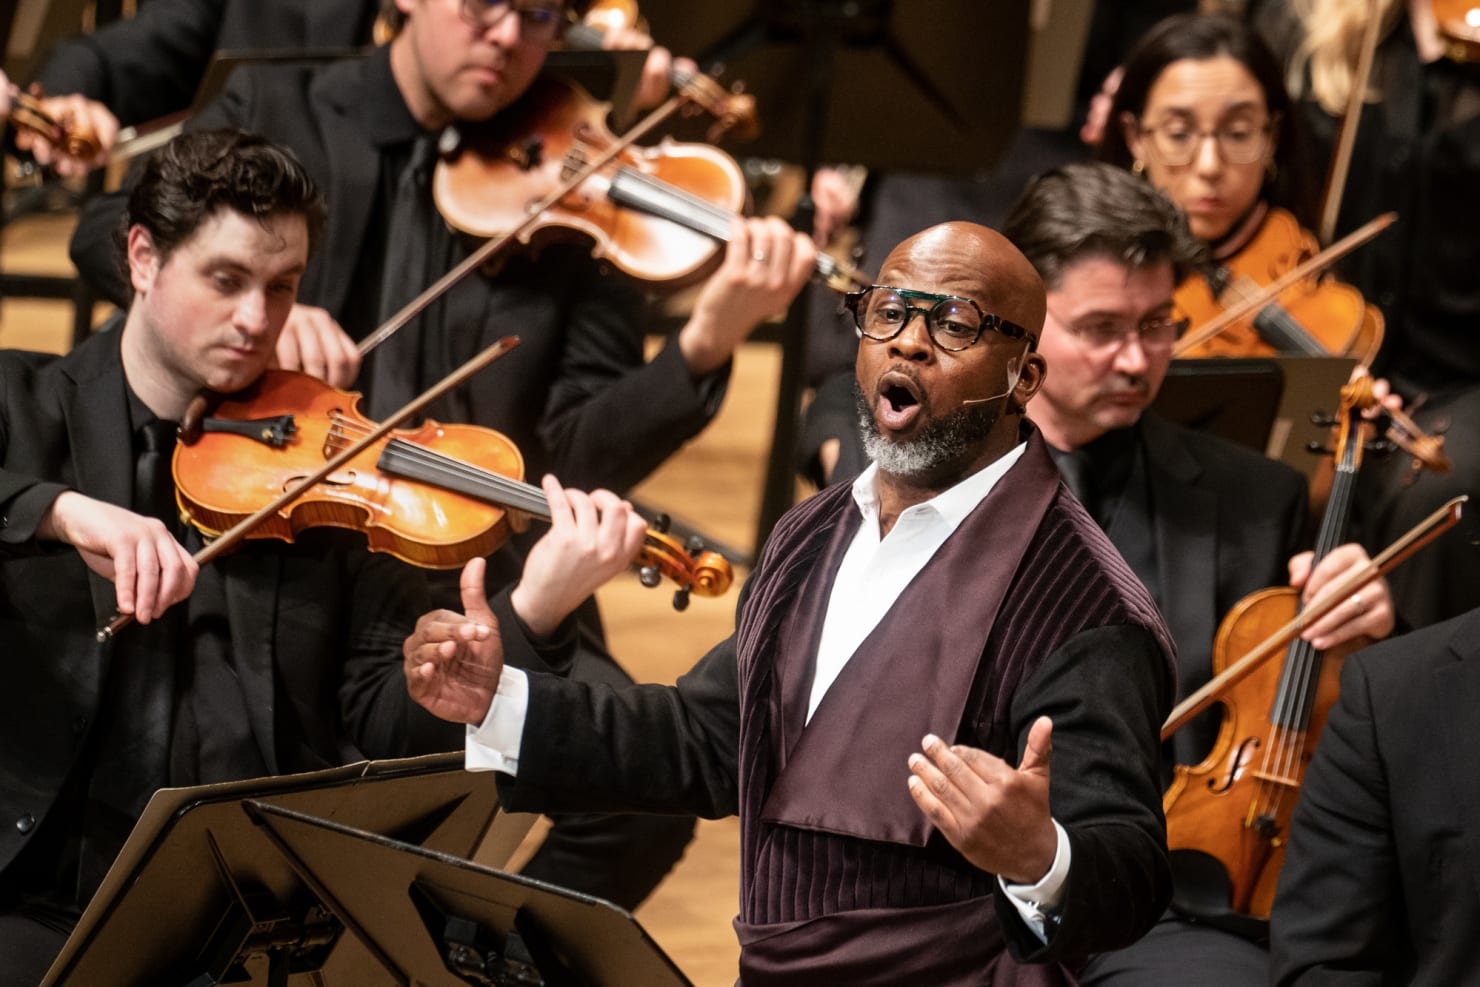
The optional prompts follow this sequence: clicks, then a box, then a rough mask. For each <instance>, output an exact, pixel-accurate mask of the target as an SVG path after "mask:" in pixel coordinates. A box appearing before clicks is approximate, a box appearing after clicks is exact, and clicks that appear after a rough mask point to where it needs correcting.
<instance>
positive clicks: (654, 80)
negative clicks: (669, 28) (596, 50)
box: [601, 27, 699, 112]
mask: <svg viewBox="0 0 1480 987" xmlns="http://www.w3.org/2000/svg"><path fill="white" fill-rule="evenodd" d="M601 47H603V48H606V49H608V50H610V51H644V50H645V51H647V53H648V54H647V61H645V62H643V65H642V78H640V79H639V80H638V82H637V91H636V92H634V93H633V94H632V108H633V109H635V110H637V111H639V112H641V111H643V110H650V109H652V108H653V107H655V106H657V105H658V104H659V103H661V102H663V100H665V99H667V98H668V91H669V88H670V85H671V82H672V79H673V74H674V73H675V72H677V73H679V74H681V75H693V74H695V73H697V72H698V71H699V66H698V65H697V64H695V62H694V61H693V59H689V58H674V57H673V53H672V52H670V51H669V50H668V49H667V48H664V47H663V46H662V45H655V44H653V39H652V38H651V37H649V36H648V35H647V33H646V32H644V31H640V30H638V29H637V28H632V27H609V28H607V29H606V31H605V33H604V34H603V35H602V37H601Z"/></svg>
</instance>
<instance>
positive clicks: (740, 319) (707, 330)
mask: <svg viewBox="0 0 1480 987" xmlns="http://www.w3.org/2000/svg"><path fill="white" fill-rule="evenodd" d="M816 264H817V250H816V248H815V247H813V245H812V241H811V239H809V238H808V237H806V236H804V235H803V234H801V233H797V232H796V231H794V230H793V229H792V228H791V227H790V226H788V225H786V223H785V222H784V221H782V220H780V219H778V218H776V217H775V216H769V217H766V218H764V219H747V220H740V219H737V220H735V221H734V222H733V223H731V225H730V242H729V243H728V244H727V245H726V246H725V259H724V261H723V262H722V263H721V264H720V266H719V270H718V271H716V272H715V273H714V274H713V275H712V276H711V277H710V279H709V280H708V281H707V282H705V284H704V288H703V290H702V291H700V293H699V298H698V300H697V301H695V303H694V309H693V314H692V315H691V316H690V317H689V321H688V323H687V324H686V325H685V326H684V327H683V329H681V330H680V331H679V334H678V345H679V349H680V350H681V351H682V352H683V355H684V361H685V362H686V363H687V364H688V367H689V370H690V371H692V372H693V373H695V374H704V373H708V372H709V371H711V370H714V369H715V368H717V367H719V366H720V365H721V364H723V363H724V362H725V361H726V360H728V359H729V358H730V357H731V356H732V355H733V354H734V352H735V348H736V347H737V346H739V345H740V344H741V343H743V342H745V340H746V339H747V338H748V337H749V336H750V334H751V332H753V331H754V330H755V327H756V326H758V325H760V324H761V322H763V321H764V320H766V319H768V318H770V317H771V316H774V315H777V314H779V313H781V312H784V311H785V310H786V307H787V306H788V305H790V304H791V302H792V300H793V299H794V298H796V296H797V293H798V292H800V291H801V290H802V286H803V285H804V284H806V283H807V279H808V278H809V277H811V275H812V271H813V270H814V269H815V267H816Z"/></svg>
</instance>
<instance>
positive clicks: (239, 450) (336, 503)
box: [173, 370, 733, 609]
mask: <svg viewBox="0 0 1480 987" xmlns="http://www.w3.org/2000/svg"><path fill="white" fill-rule="evenodd" d="M358 402H359V395H358V394H354V393H351V392H345V391H339V390H336V389H334V388H331V387H329V386H328V385H327V384H325V383H323V382H322V381H320V380H318V379H317V378H315V377H310V376H308V375H307V374H302V373H297V372H294V371H287V370H269V371H267V372H266V373H265V374H264V375H263V376H262V377H261V378H259V379H258V380H257V382H256V383H254V384H253V385H252V386H251V387H249V388H248V389H247V390H246V391H243V392H242V393H240V394H237V395H233V396H231V397H229V398H226V399H224V400H222V401H220V403H219V404H217V405H216V406H215V408H214V409H213V410H212V411H211V412H210V414H209V416H208V417H204V418H202V419H200V420H199V421H198V422H195V421H191V422H187V423H186V427H183V428H182V431H181V442H180V443H179V444H177V446H176V448H175V458H174V467H173V468H174V476H175V489H176V499H177V502H178V504H179V506H180V514H181V516H182V517H183V518H184V519H185V520H186V521H187V522H189V523H190V524H191V525H193V526H195V527H196V528H198V529H199V530H200V531H201V532H202V534H204V535H205V536H206V537H207V538H208V539H209V538H214V537H216V536H219V535H220V534H221V533H222V532H225V531H227V530H229V529H232V528H233V527H235V526H236V525H237V524H239V523H240V522H241V521H243V520H244V519H245V518H247V517H249V516H251V515H252V514H253V513H254V512H256V511H258V510H259V509H260V508H261V507H262V505H263V504H265V503H268V502H269V501H271V500H272V499H273V498H275V497H277V496H279V495H280V494H281V493H282V491H284V490H286V489H289V488H291V487H294V486H295V485H297V484H299V483H301V482H302V481H303V480H304V479H305V478H307V477H309V476H311V475H312V474H313V473H314V472H315V471H316V470H317V469H318V468H319V467H321V466H322V465H323V464H324V463H325V462H326V461H329V460H331V459H333V458H334V457H335V456H336V455H337V454H339V453H342V452H344V451H346V450H348V449H349V448H350V447H351V446H352V445H356V444H357V443H359V442H360V440H361V439H363V438H365V437H366V436H368V435H369V434H370V433H371V432H372V430H374V429H375V427H376V426H375V423H374V422H372V421H369V420H368V419H366V418H364V417H363V416H362V415H361V414H360V412H359V409H358ZM523 472H524V461H523V458H522V457H521V455H520V453H519V449H518V448H517V447H516V446H515V445H514V444H513V443H512V442H510V441H509V440H508V438H507V437H505V436H504V435H502V434H501V433H499V432H496V431H493V430H492V429H487V428H481V427H478V426H474V425H444V424H440V423H438V422H436V421H431V420H428V421H426V422H424V423H423V424H422V425H421V426H420V427H419V428H414V429H397V430H395V431H393V432H390V433H389V434H388V435H386V436H385V437H383V438H380V439H378V440H375V441H372V442H370V443H369V444H367V445H364V447H363V448H361V449H360V450H359V451H357V452H355V453H354V454H353V455H352V456H351V458H349V459H348V460H347V461H346V462H344V463H343V464H342V465H340V466H338V467H337V468H335V469H334V470H333V471H332V472H330V473H329V474H328V475H327V476H325V477H324V478H323V479H322V480H320V481H318V482H317V483H315V484H313V485H312V487H311V488H310V489H308V490H306V491H305V492H304V493H302V494H301V495H300V496H299V497H298V498H296V499H295V500H294V501H293V502H292V503H291V504H289V505H287V506H286V507H284V508H283V509H281V510H279V511H275V512H272V513H271V514H270V515H268V516H267V517H266V518H265V519H264V520H263V521H261V522H260V523H259V524H258V525H257V526H256V527H255V528H254V529H253V530H252V531H251V532H249V533H248V534H247V535H246V537H248V538H277V539H280V540H283V541H288V542H291V541H293V539H294V537H295V536H296V535H297V534H298V533H299V532H300V531H302V530H304V529H306V528H311V527H320V526H332V527H339V528H349V529H352V530H355V531H360V532H363V533H364V534H365V536H366V539H367V541H368V545H369V548H370V550H371V551H374V552H387V553H389V554H391V555H394V556H395V557H396V558H399V559H401V560H403V561H405V562H409V563H411V564H413V565H418V566H423V567H426V568H432V569H450V568H456V567H458V566H461V565H463V564H464V563H466V562H467V561H468V560H469V559H472V558H476V557H477V556H480V555H488V554H489V553H491V552H493V551H494V550H495V549H497V548H498V546H499V545H501V544H502V543H503V542H504V540H505V539H507V538H508V537H509V536H510V535H511V534H512V533H513V532H514V531H516V530H523V521H524V518H523V517H522V516H521V515H527V516H533V517H539V518H542V519H544V520H549V518H550V509H549V504H548V502H547V501H546V499H545V496H544V492H543V491H541V490H540V489H539V488H538V487H534V486H531V485H529V484H527V483H523V482H521V481H520V478H521V477H522V475H523ZM666 527H667V525H666V523H662V522H661V521H660V523H659V524H658V526H657V527H656V528H655V529H651V530H649V532H648V534H647V537H646V539H645V544H644V547H643V549H642V551H641V552H640V554H639V556H638V558H637V560H636V561H635V562H634V563H633V564H634V565H636V566H637V567H638V568H639V570H640V575H641V577H642V580H643V582H644V584H645V585H648V586H650V587H651V586H656V585H657V584H658V583H659V582H660V581H661V579H662V578H663V577H667V578H668V579H670V580H672V581H673V582H674V583H676V584H677V585H678V590H677V591H676V594H675V601H674V605H675V606H676V607H677V608H678V609H683V608H684V607H686V606H687V604H688V597H689V594H690V593H696V594H698V595H700V596H708V597H714V596H720V595H723V594H724V593H725V592H726V591H727V590H728V589H729V587H730V584H731V582H732V580H733V574H732V572H731V568H730V564H729V562H728V561H727V560H726V559H725V558H724V557H723V556H720V555H718V554H717V553H714V552H703V551H700V550H699V549H698V547H697V546H690V547H689V548H688V549H685V548H684V547H682V546H680V545H678V544H677V543H676V542H675V541H674V539H673V538H671V537H670V536H669V535H667V534H666V533H665V529H666Z"/></svg>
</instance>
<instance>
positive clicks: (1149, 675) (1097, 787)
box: [997, 626, 1172, 962]
mask: <svg viewBox="0 0 1480 987" xmlns="http://www.w3.org/2000/svg"><path fill="white" fill-rule="evenodd" d="M1170 693H1171V689H1170V683H1169V682H1168V681H1167V675H1166V665H1165V663H1164V661H1163V659H1162V655H1161V650H1160V648H1159V647H1158V646H1157V643H1156V641H1155V639H1154V638H1153V637H1152V635H1151V633H1150V632H1149V631H1147V630H1146V629H1145V628H1144V627H1140V626H1113V627H1101V628H1096V629H1094V630H1090V631H1086V632H1084V633H1082V634H1078V635H1076V636H1075V637H1074V638H1072V639H1071V640H1070V641H1069V642H1068V643H1066V644H1065V645H1064V646H1063V647H1061V648H1060V649H1059V650H1058V651H1056V652H1054V653H1053V654H1052V655H1050V656H1049V657H1048V658H1047V659H1045V660H1044V662H1043V664H1042V666H1040V667H1039V669H1038V671H1037V672H1036V673H1035V674H1034V675H1033V677H1032V678H1031V679H1030V680H1029V681H1028V682H1027V683H1025V684H1024V686H1022V687H1021V688H1020V689H1019V690H1018V693H1017V696H1016V697H1015V698H1014V700H1013V704H1012V727H1013V730H1014V732H1015V735H1016V737H1017V756H1018V759H1019V760H1021V758H1022V754H1023V751H1024V750H1025V749H1026V748H1027V740H1028V731H1029V729H1030V728H1031V727H1032V725H1033V722H1034V721H1035V720H1036V719H1037V718H1038V717H1040V716H1047V717H1050V718H1051V719H1052V720H1053V753H1052V755H1051V759H1050V768H1049V779H1050V780H1049V799H1050V807H1051V809H1052V811H1053V816H1054V818H1055V819H1056V820H1058V822H1059V824H1060V825H1061V826H1063V827H1064V829H1065V831H1066V832H1067V833H1068V835H1069V851H1070V864H1069V878H1068V882H1067V883H1066V885H1065V887H1064V899H1063V902H1062V903H1061V907H1060V909H1059V912H1058V922H1057V925H1056V927H1054V928H1053V929H1052V930H1051V935H1050V936H1049V940H1048V943H1047V944H1046V945H1045V944H1043V943H1042V942H1040V941H1039V940H1038V938H1037V937H1036V936H1034V935H1033V933H1032V931H1031V930H1029V929H1028V928H1027V926H1026V925H1025V924H1024V923H1023V921H1022V918H1021V917H1020V916H1019V915H1018V913H1017V911H1016V910H1015V909H1014V908H1013V907H1012V905H1011V903H1010V902H1008V901H1007V900H1006V898H1005V895H1004V894H1003V892H1002V891H1001V890H1000V888H999V890H998V894H997V899H998V900H997V914H998V918H999V920H1000V921H1001V923H1002V927H1003V929H1004V930H1006V933H1007V936H1008V944H1009V947H1010V948H1011V949H1012V952H1013V954H1014V956H1016V957H1017V958H1019V959H1022V960H1026V961H1029V962H1040V961H1044V960H1065V959H1077V958H1081V957H1084V956H1086V955H1087V954H1089V953H1092V952H1102V951H1105V950H1109V949H1116V948H1119V947H1121V946H1126V945H1129V944H1130V943H1131V942H1134V941H1135V940H1136V939H1138V938H1140V937H1141V936H1142V935H1144V934H1145V932H1146V930H1148V929H1150V928H1151V926H1152V924H1153V923H1155V921H1156V919H1157V917H1158V916H1159V915H1161V913H1162V911H1163V910H1165V908H1166V906H1167V903H1168V902H1169V901H1170V900H1171V895H1172V880H1171V865H1170V863H1169V861H1168V858H1167V848H1166V820H1165V818H1164V817H1163V816H1162V811H1161V785H1160V781H1159V758H1160V741H1159V740H1158V735H1159V731H1160V727H1161V723H1162V721H1163V720H1164V719H1165V717H1166V714H1167V709H1168V705H1169V703H1170Z"/></svg>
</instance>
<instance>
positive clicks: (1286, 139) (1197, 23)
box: [1096, 14, 1315, 226]
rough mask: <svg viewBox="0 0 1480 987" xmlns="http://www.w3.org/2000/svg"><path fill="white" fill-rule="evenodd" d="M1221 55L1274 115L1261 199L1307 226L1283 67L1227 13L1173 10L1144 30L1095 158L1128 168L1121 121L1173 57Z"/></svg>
mask: <svg viewBox="0 0 1480 987" xmlns="http://www.w3.org/2000/svg"><path fill="white" fill-rule="evenodd" d="M1220 55H1227V56H1228V57H1229V58H1232V59H1233V60H1235V61H1236V62H1238V63H1239V64H1241V65H1243V66H1244V68H1246V69H1248V70H1249V74H1250V75H1252V76H1253V77H1254V79H1255V81H1256V82H1258V83H1259V88H1260V89H1262V90H1263V91H1264V102H1265V104H1266V105H1267V106H1268V107H1269V112H1270V114H1271V116H1273V115H1276V114H1277V115H1278V117H1279V129H1278V130H1277V131H1276V133H1275V135H1274V136H1275V139H1276V141H1277V142H1278V143H1277V145H1276V151H1275V155H1276V161H1277V163H1278V164H1279V167H1278V168H1277V174H1276V175H1275V177H1274V179H1273V180H1272V181H1268V182H1266V193H1265V195H1266V198H1267V199H1268V200H1269V201H1270V202H1271V203H1273V204H1274V205H1278V206H1283V207H1284V208H1286V209H1289V210H1290V211H1291V212H1293V213H1294V214H1295V216H1296V218H1297V219H1299V220H1300V221H1301V223H1302V225H1305V226H1310V225H1311V224H1312V221H1313V214H1314V212H1315V208H1314V203H1313V200H1312V197H1311V194H1310V188H1311V180H1310V176H1309V175H1308V174H1306V173H1305V171H1304V167H1305V164H1304V163H1305V161H1307V160H1308V159H1307V158H1306V156H1305V155H1304V153H1303V151H1304V147H1303V143H1304V137H1303V134H1302V131H1301V127H1300V120H1299V119H1298V117H1297V110H1296V107H1295V106H1294V105H1293V104H1292V103H1291V101H1290V95H1289V92H1288V91H1287V90H1286V89H1285V81H1284V72H1283V70H1282V69H1281V67H1280V63H1279V59H1277V58H1276V57H1275V55H1274V53H1273V52H1272V51H1270V50H1269V47H1268V46H1267V45H1265V43H1264V42H1263V41H1262V40H1261V39H1260V38H1259V36H1258V35H1257V34H1256V33H1255V32H1254V29H1253V28H1252V27H1250V26H1249V25H1248V24H1245V23H1244V22H1243V21H1241V20H1239V19H1238V18H1236V17H1232V16H1230V15H1227V14H1177V15H1174V16H1172V17H1168V18H1166V19H1165V20H1163V21H1160V22H1159V23H1157V24H1156V26H1155V27H1153V28H1152V29H1151V30H1150V31H1148V32H1147V33H1146V35H1145V36H1144V37H1142V38H1141V40H1140V41H1138V42H1137V43H1136V46H1135V47H1134V48H1133V49H1131V52H1130V54H1128V55H1127V56H1126V58H1125V64H1124V66H1123V74H1122V75H1121V79H1120V88H1118V89H1117V90H1116V92H1115V98H1114V100H1113V101H1112V102H1111V104H1110V116H1109V119H1108V120H1106V121H1105V136H1104V138H1103V139H1102V140H1101V141H1100V146H1099V150H1098V151H1097V153H1096V157H1098V158H1099V159H1100V160H1101V161H1108V162H1110V163H1111V164H1114V165H1119V166H1120V167H1122V168H1130V167H1131V165H1132V164H1133V163H1134V158H1133V155H1132V154H1131V149H1130V147H1129V145H1127V144H1126V140H1125V132H1124V128H1123V126H1122V124H1121V120H1122V118H1123V117H1124V115H1125V114H1130V115H1131V116H1132V117H1134V118H1135V119H1137V120H1139V119H1140V118H1141V114H1142V113H1144V112H1145V110H1146V99H1147V97H1148V96H1149V95H1150V93H1151V87H1152V86H1154V85H1155V84H1156V80H1157V79H1158V78H1160V77H1161V74H1162V72H1163V71H1164V70H1165V69H1166V67H1167V66H1168V65H1171V64H1172V63H1173V62H1179V61H1182V60H1183V59H1193V60H1196V61H1203V60H1206V59H1210V58H1217V57H1218V56H1220Z"/></svg>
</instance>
